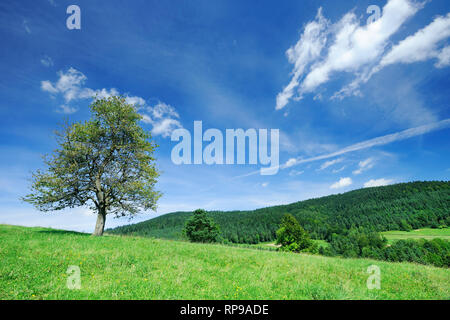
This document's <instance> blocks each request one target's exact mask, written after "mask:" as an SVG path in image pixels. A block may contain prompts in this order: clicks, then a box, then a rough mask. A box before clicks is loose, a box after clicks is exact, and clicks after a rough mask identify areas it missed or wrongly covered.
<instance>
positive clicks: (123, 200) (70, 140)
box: [23, 96, 160, 235]
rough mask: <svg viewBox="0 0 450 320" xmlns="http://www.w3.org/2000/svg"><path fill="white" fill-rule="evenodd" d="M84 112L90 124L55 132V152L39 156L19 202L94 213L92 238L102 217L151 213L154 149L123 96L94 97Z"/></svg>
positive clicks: (154, 193)
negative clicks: (80, 208)
mask: <svg viewBox="0 0 450 320" xmlns="http://www.w3.org/2000/svg"><path fill="white" fill-rule="evenodd" d="M90 109H91V113H92V115H91V119H90V120H88V121H85V122H77V123H73V124H70V125H69V124H66V125H64V126H63V129H62V130H61V131H59V132H57V133H56V134H57V144H58V148H57V149H56V150H55V151H54V152H53V154H52V155H51V156H48V157H45V158H44V163H45V166H46V169H45V170H44V171H41V170H37V171H36V172H35V173H34V174H33V176H32V186H31V193H30V194H28V195H27V196H25V197H24V198H23V199H24V200H25V201H27V202H29V203H31V204H33V205H34V206H35V207H36V208H38V209H39V210H41V211H55V210H62V209H65V208H74V207H78V206H88V207H89V208H90V209H92V210H94V211H95V212H96V213H97V224H96V227H95V231H94V235H102V234H103V230H104V226H105V219H106V215H107V214H114V215H115V216H125V215H135V214H137V213H138V212H139V211H140V210H155V209H156V203H157V200H158V199H159V197H160V193H159V192H157V191H155V184H156V182H157V177H158V176H159V173H158V171H157V169H156V167H155V158H154V156H153V152H154V150H155V148H156V147H157V146H156V144H154V143H153V142H152V141H151V135H150V133H148V132H146V131H145V130H144V129H143V128H142V127H141V126H140V124H139V121H140V120H141V119H142V116H141V115H140V114H139V113H138V112H137V110H136V108H135V107H134V106H133V105H130V104H127V103H126V101H125V98H124V97H120V96H112V97H109V98H106V99H97V98H96V99H95V100H94V101H93V103H92V104H91V106H90Z"/></svg>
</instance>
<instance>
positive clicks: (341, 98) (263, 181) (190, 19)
mask: <svg viewBox="0 0 450 320" xmlns="http://www.w3.org/2000/svg"><path fill="white" fill-rule="evenodd" d="M71 4H76V5H78V6H79V7H80V9H81V30H69V29H68V28H67V27H66V19H67V17H69V15H68V14H66V8H67V7H68V6H69V5H71ZM370 5H376V6H378V7H379V8H380V9H381V17H380V19H378V20H377V21H375V22H372V23H370V24H367V19H368V18H369V16H371V15H372V13H369V14H368V13H367V8H368V7H369V6H370ZM449 12H450V5H449V3H448V1H446V0H441V1H439V0H433V1H426V2H419V1H413V0H389V1H384V0H383V1H378V0H370V1H345V2H344V1H317V0H311V1H282V2H280V1H258V2H257V3H256V2H254V1H230V0H227V1H225V0H224V1H218V0H214V1H128V2H124V1H113V0H108V1H70V2H69V1H59V0H51V1H50V0H39V1H36V0H35V1H20V2H19V1H8V2H6V1H4V2H2V3H1V4H0V39H1V40H2V41H1V42H2V45H1V48H0V70H1V77H0V122H1V126H0V131H1V135H0V154H1V156H0V208H1V211H0V223H9V224H20V225H29V226H51V227H58V228H66V229H73V230H80V231H88V232H90V231H92V230H93V227H94V224H95V216H94V215H92V214H90V213H89V211H88V210H87V209H83V208H79V209H73V210H67V211H65V212H57V213H40V212H38V211H36V210H35V209H34V208H33V207H31V206H30V205H28V204H24V203H22V202H21V201H20V200H19V197H21V196H23V195H25V194H26V192H27V188H28V185H29V182H28V180H27V179H28V178H29V177H30V172H32V171H34V170H36V169H37V168H41V167H42V161H41V155H42V154H46V153H47V154H48V153H50V152H51V151H52V150H53V149H54V148H55V147H56V144H55V140H54V137H53V132H54V130H57V129H58V125H59V124H60V123H62V122H63V121H64V119H67V118H68V119H69V120H70V121H79V120H84V119H87V118H88V117H89V108H88V106H89V104H90V102H91V101H92V100H91V98H90V95H91V94H92V93H97V94H99V95H104V96H108V95H111V94H115V93H119V94H123V95H126V96H127V97H128V99H129V101H132V102H138V103H140V105H142V106H143V107H142V109H141V111H142V113H143V114H146V115H147V118H146V121H144V122H143V123H142V125H143V126H144V127H145V128H146V129H148V130H151V131H152V132H153V136H154V139H155V140H156V141H157V143H158V144H159V145H160V147H159V148H158V150H157V158H158V167H159V169H160V170H161V171H162V174H161V177H160V180H159V183H158V186H157V187H158V189H159V190H160V191H162V192H163V197H162V198H161V199H160V202H159V209H158V211H157V212H156V213H155V212H149V213H146V214H142V215H140V216H139V217H137V218H135V219H133V220H132V221H131V222H138V221H142V220H145V219H148V218H151V217H154V216H156V215H159V214H163V213H167V212H172V211H178V210H192V209H196V208H205V209H208V210H214V209H217V210H231V209H255V208H259V207H264V206H268V205H276V204H284V203H290V202H294V201H298V200H303V199H308V198H312V197H319V196H324V195H328V194H334V193H342V192H346V191H349V190H353V189H358V188H363V187H367V186H376V185H384V184H390V183H397V182H407V181H414V180H448V179H449V177H450V164H449V161H448V159H449V155H450V142H449V140H450V139H449V137H450V123H449V122H450V121H449V120H448V119H449V118H450V108H449V104H448V101H449V97H450V91H449V85H450V80H449V70H450V69H449V67H450V49H449V44H450V41H449V37H450V16H449ZM195 120H201V121H203V127H204V129H205V130H206V129H207V128H217V129H219V130H222V131H223V132H224V131H225V129H227V128H231V129H233V128H243V129H249V128H255V129H259V128H267V129H279V130H280V163H281V168H280V170H279V172H278V174H276V175H273V176H261V175H259V174H253V173H255V172H256V171H258V169H259V166H258V165H256V166H255V165H248V164H247V165H228V166H227V165H212V166H209V165H180V166H176V165H174V164H173V163H172V161H171V158H170V153H171V149H172V148H173V147H174V145H175V144H176V143H175V142H172V141H171V139H170V134H171V131H172V130H173V129H176V128H180V127H182V128H186V129H188V130H190V131H192V129H193V122H194V121H195ZM128 222H129V221H128V220H127V219H123V218H122V219H112V217H109V219H107V227H113V226H116V225H120V224H124V223H128Z"/></svg>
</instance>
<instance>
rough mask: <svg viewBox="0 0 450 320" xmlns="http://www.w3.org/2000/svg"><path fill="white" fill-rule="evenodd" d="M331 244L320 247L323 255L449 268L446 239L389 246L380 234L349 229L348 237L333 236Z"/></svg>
mask: <svg viewBox="0 0 450 320" xmlns="http://www.w3.org/2000/svg"><path fill="white" fill-rule="evenodd" d="M329 243H330V245H329V246H327V247H320V249H319V253H320V254H322V255H327V256H338V255H339V256H343V257H346V258H372V259H377V260H385V261H392V262H415V263H421V264H430V265H434V266H436V267H447V268H448V267H450V242H449V241H447V240H443V239H433V240H430V241H428V240H425V239H417V240H396V241H394V242H393V243H392V244H391V245H388V244H387V239H386V238H384V237H382V236H381V235H380V234H378V233H376V232H372V233H367V232H366V231H365V230H364V229H362V228H361V229H359V230H358V229H350V230H349V231H348V232H347V234H346V235H340V234H333V235H332V236H331V241H330V242H329Z"/></svg>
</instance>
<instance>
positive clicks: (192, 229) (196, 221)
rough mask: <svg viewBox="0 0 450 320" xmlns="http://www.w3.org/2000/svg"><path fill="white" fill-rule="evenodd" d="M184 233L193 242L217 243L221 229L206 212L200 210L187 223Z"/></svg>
mask: <svg viewBox="0 0 450 320" xmlns="http://www.w3.org/2000/svg"><path fill="white" fill-rule="evenodd" d="M184 233H185V234H186V236H187V237H188V239H189V240H190V241H192V242H216V241H217V239H218V237H219V227H218V226H217V225H216V224H215V223H214V221H213V220H212V219H211V218H209V217H208V214H207V213H206V211H205V210H202V209H198V210H195V211H194V215H193V216H192V217H191V218H190V219H189V220H188V221H187V222H186V226H185V228H184Z"/></svg>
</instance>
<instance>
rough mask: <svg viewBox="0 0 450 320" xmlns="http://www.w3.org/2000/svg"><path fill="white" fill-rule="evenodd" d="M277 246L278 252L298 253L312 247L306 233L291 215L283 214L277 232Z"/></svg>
mask: <svg viewBox="0 0 450 320" xmlns="http://www.w3.org/2000/svg"><path fill="white" fill-rule="evenodd" d="M276 243H277V244H279V245H281V247H280V250H282V251H292V252H300V251H303V250H305V249H308V248H309V247H311V246H312V245H313V242H312V241H311V239H310V238H309V235H308V233H307V232H306V231H305V229H303V228H302V226H301V225H300V223H298V221H297V219H295V217H294V216H293V215H292V214H285V215H284V217H283V219H282V220H281V225H280V229H278V230H277V241H276Z"/></svg>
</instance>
